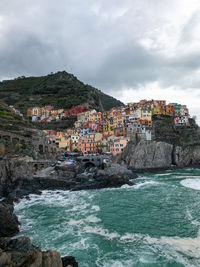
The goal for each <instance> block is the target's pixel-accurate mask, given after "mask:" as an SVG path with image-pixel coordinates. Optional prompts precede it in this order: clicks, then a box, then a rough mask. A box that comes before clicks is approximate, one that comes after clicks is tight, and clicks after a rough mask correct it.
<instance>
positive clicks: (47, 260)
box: [42, 250, 63, 267]
mask: <svg viewBox="0 0 200 267" xmlns="http://www.w3.org/2000/svg"><path fill="white" fill-rule="evenodd" d="M55 266H56V267H62V266H63V264H62V260H61V257H60V253H59V252H57V251H53V250H48V251H46V252H43V253H42V267H55Z"/></svg>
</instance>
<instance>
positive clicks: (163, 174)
mask: <svg viewBox="0 0 200 267" xmlns="http://www.w3.org/2000/svg"><path fill="white" fill-rule="evenodd" d="M169 175H172V173H158V174H156V175H155V176H158V177H159V176H169Z"/></svg>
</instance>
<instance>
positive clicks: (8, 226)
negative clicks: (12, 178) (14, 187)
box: [0, 202, 19, 237]
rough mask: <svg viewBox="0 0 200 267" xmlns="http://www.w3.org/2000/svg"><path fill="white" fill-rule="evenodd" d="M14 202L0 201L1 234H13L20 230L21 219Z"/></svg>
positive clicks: (4, 235)
mask: <svg viewBox="0 0 200 267" xmlns="http://www.w3.org/2000/svg"><path fill="white" fill-rule="evenodd" d="M13 211H14V208H13V205H12V204H9V203H6V202H0V236H1V237H6V236H13V235H15V234H17V233H18V232H19V227H18V226H19V221H18V219H17V216H16V215H15V214H14V213H13Z"/></svg>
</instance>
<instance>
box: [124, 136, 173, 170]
mask: <svg viewBox="0 0 200 267" xmlns="http://www.w3.org/2000/svg"><path fill="white" fill-rule="evenodd" d="M172 152H173V145H171V144H168V143H165V142H156V141H153V142H148V141H146V142H140V143H138V144H136V145H132V146H131V147H130V150H129V151H128V153H127V156H126V159H125V160H126V162H127V163H128V165H129V167H131V168H133V169H162V168H170V167H171V165H172Z"/></svg>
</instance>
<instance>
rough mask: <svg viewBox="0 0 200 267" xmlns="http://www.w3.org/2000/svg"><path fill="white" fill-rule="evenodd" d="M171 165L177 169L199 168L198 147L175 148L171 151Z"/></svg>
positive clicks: (199, 150) (199, 156)
mask: <svg viewBox="0 0 200 267" xmlns="http://www.w3.org/2000/svg"><path fill="white" fill-rule="evenodd" d="M173 163H174V164H175V165H176V166H178V167H187V166H195V167H196V166H197V167H198V166H199V167H200V145H197V146H186V147H181V146H176V147H175V148H174V151H173Z"/></svg>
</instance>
